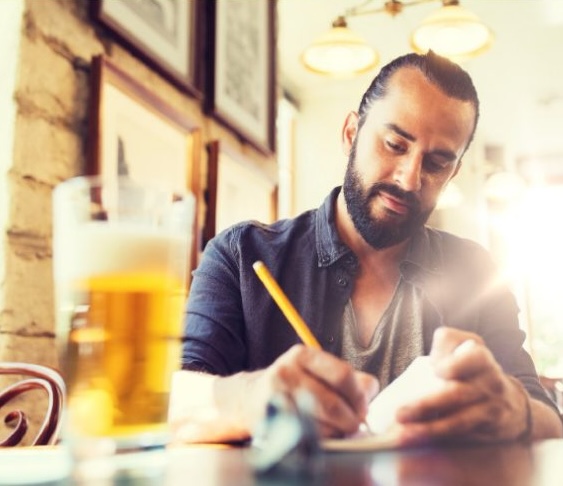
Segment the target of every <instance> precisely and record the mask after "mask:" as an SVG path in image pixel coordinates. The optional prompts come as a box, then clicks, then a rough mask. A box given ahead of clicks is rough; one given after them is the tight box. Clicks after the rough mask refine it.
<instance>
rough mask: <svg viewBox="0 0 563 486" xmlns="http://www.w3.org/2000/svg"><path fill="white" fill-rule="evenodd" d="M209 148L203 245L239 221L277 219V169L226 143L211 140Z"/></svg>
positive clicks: (266, 221) (272, 220)
mask: <svg viewBox="0 0 563 486" xmlns="http://www.w3.org/2000/svg"><path fill="white" fill-rule="evenodd" d="M206 148H207V155H208V157H207V188H206V191H205V199H206V202H207V211H206V217H205V224H204V230H203V244H204V245H205V244H206V243H207V242H208V241H209V240H210V239H211V238H213V237H214V236H215V235H216V234H217V233H219V232H220V231H222V230H224V229H226V228H227V227H229V226H231V225H233V224H235V223H238V222H240V221H246V220H256V221H260V222H261V223H272V222H274V221H275V220H276V219H277V195H278V194H277V190H278V186H277V181H276V178H275V176H274V175H273V173H275V171H272V170H268V168H267V167H260V166H258V165H257V164H255V163H253V162H252V161H250V160H248V159H247V158H245V157H244V156H243V155H242V154H241V153H239V152H236V151H234V150H232V149H231V148H229V147H228V146H227V145H226V144H224V143H223V142H219V141H213V142H210V143H208V144H207V147H206Z"/></svg>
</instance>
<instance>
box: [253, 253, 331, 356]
mask: <svg viewBox="0 0 563 486" xmlns="http://www.w3.org/2000/svg"><path fill="white" fill-rule="evenodd" d="M252 268H254V271H255V272H256V275H258V278H259V279H260V280H261V281H262V283H263V284H264V287H266V290H267V291H268V292H269V293H270V295H271V296H272V299H274V301H275V302H276V304H278V307H279V308H280V310H281V311H282V312H283V315H284V316H285V317H286V319H287V320H288V321H289V323H290V324H291V326H292V327H293V329H295V332H296V333H297V335H298V336H299V337H300V338H301V340H302V341H303V342H304V343H305V344H306V345H307V346H309V347H311V348H316V349H322V348H321V345H320V344H319V342H318V341H317V338H315V336H314V335H313V333H312V332H311V331H310V329H309V328H308V327H307V324H305V321H304V320H303V318H302V317H301V316H300V315H299V312H297V310H296V309H295V307H293V304H292V303H291V302H290V301H289V299H288V298H287V296H286V295H285V294H284V292H283V290H282V289H281V288H280V286H279V285H278V283H277V282H276V281H275V279H274V277H272V274H271V273H270V271H269V270H268V267H266V265H264V262H261V261H257V262H254V264H253V265H252Z"/></svg>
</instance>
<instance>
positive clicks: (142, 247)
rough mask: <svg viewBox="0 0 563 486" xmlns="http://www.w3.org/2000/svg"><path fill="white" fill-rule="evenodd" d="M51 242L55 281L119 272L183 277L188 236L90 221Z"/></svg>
mask: <svg viewBox="0 0 563 486" xmlns="http://www.w3.org/2000/svg"><path fill="white" fill-rule="evenodd" d="M74 231H75V234H74V235H72V237H69V236H70V235H66V236H65V237H63V238H61V239H60V240H59V241H58V242H55V251H56V252H60V255H58V256H57V259H56V261H57V262H58V264H57V268H56V269H55V278H57V279H63V280H75V279H77V278H84V277H89V276H95V275H103V274H107V273H114V272H121V273H124V272H125V273H128V272H145V273H146V272H157V273H162V272H166V273H170V272H172V273H173V274H176V275H177V276H178V277H179V278H180V279H181V280H183V276H184V275H185V270H186V266H187V261H188V259H187V257H188V248H189V246H188V244H187V243H188V233H187V230H186V233H185V234H178V233H177V232H166V231H165V230H163V229H162V228H150V227H142V226H137V225H134V224H131V225H128V224H123V223H120V224H119V225H116V224H112V223H108V222H101V221H90V222H86V223H84V224H82V225H80V226H79V227H76V228H75V229H74Z"/></svg>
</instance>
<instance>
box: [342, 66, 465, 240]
mask: <svg viewBox="0 0 563 486" xmlns="http://www.w3.org/2000/svg"><path fill="white" fill-rule="evenodd" d="M357 122H358V119H357V116H352V117H349V118H348V120H347V124H346V126H345V129H344V137H345V143H346V141H347V146H346V148H347V149H348V156H349V159H348V167H347V170H346V175H345V178H344V185H343V192H344V198H345V201H346V206H347V208H348V213H349V214H350V217H351V219H352V222H353V223H354V226H355V228H356V230H357V231H358V233H360V235H361V236H362V237H363V239H364V240H365V241H366V242H367V243H368V244H370V245H371V246H372V247H374V248H376V249H381V248H387V247H390V246H393V245H396V244H398V243H400V242H402V241H404V240H405V239H407V238H408V237H409V236H411V235H412V234H413V232H414V231H415V230H416V229H417V228H419V227H420V226H422V225H423V224H424V223H425V222H426V220H427V219H428V217H429V216H430V214H431V212H432V210H433V209H434V207H435V206H436V202H437V199H438V196H439V195H440V193H441V191H442V190H443V189H444V187H445V186H446V184H447V182H448V181H449V180H450V179H451V178H452V177H453V176H454V175H455V174H456V173H457V170H458V168H459V164H460V161H461V156H462V154H463V152H464V150H465V147H466V145H467V143H468V141H469V137H470V136H471V132H472V130H473V124H474V122H475V109H474V107H473V106H472V105H471V103H470V102H465V101H461V100H457V99H455V98H450V97H448V96H446V95H445V94H444V93H442V92H441V91H440V90H439V88H438V87H436V86H435V85H433V84H431V83H430V82H429V81H428V80H427V79H426V78H425V77H424V75H423V74H422V73H420V72H419V71H418V70H416V69H414V68H403V69H401V70H400V71H398V72H396V73H395V74H394V75H393V76H392V77H391V79H390V80H389V86H388V93H387V95H386V96H385V97H384V98H383V99H380V100H377V101H375V102H374V103H373V104H372V106H371V107H370V109H369V112H368V113H367V116H366V120H365V123H364V124H363V126H362V128H361V129H360V130H358V129H357ZM348 129H350V130H348Z"/></svg>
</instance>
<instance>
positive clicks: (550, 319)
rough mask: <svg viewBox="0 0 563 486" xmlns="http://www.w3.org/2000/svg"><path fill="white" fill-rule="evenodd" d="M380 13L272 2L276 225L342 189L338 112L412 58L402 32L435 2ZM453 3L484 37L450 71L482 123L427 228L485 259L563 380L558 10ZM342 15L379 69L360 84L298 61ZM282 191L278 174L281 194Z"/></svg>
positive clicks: (523, 2)
mask: <svg viewBox="0 0 563 486" xmlns="http://www.w3.org/2000/svg"><path fill="white" fill-rule="evenodd" d="M385 3H386V2H385V1H383V0H368V1H362V0H328V1H327V0H278V56H279V59H278V69H279V83H280V87H281V89H282V97H281V101H280V105H279V109H278V136H279V137H281V138H280V142H279V150H278V156H279V159H280V161H281V166H282V167H283V166H284V164H285V166H286V168H287V167H289V168H288V169H286V170H287V171H289V173H291V174H292V177H291V178H287V180H288V181H291V183H292V187H291V189H290V190H289V191H288V192H287V193H290V194H292V199H291V200H290V201H285V202H284V201H282V200H281V199H280V206H279V211H280V215H281V216H284V215H285V214H287V215H290V214H295V213H298V212H300V211H302V210H305V209H308V208H311V207H317V206H318V205H319V204H320V202H321V201H322V199H323V197H324V196H325V194H326V193H327V192H328V191H329V189H330V188H331V187H333V186H334V185H338V184H340V183H341V181H342V178H343V175H344V170H345V166H346V162H347V161H346V158H345V157H344V156H343V154H342V150H341V148H340V130H341V127H342V124H343V121H344V118H345V116H346V114H347V113H348V112H349V111H350V110H355V109H356V108H357V106H358V104H359V101H360V98H361V95H362V94H363V92H364V91H365V89H366V88H367V86H368V85H369V83H370V81H371V80H372V78H373V76H374V75H375V74H376V73H377V71H378V69H379V68H380V67H381V66H382V65H383V64H386V63H387V62H388V61H390V60H391V59H392V58H394V57H396V56H398V55H401V54H403V53H406V52H409V51H411V50H412V46H411V44H410V38H411V34H412V32H413V31H414V29H415V28H416V27H417V26H418V25H419V24H421V22H422V21H423V20H424V19H425V18H427V17H428V16H429V15H431V14H432V13H433V12H435V11H437V10H439V9H440V7H441V3H442V2H440V1H429V2H428V1H427V2H413V4H412V5H408V6H407V5H404V6H403V8H402V11H401V12H399V13H397V14H396V15H391V14H390V13H388V12H387V11H386V10H385ZM387 3H388V2H387ZM406 3H409V2H404V4H406ZM460 5H461V6H462V7H464V8H465V9H467V10H468V11H470V12H471V13H473V14H474V15H476V16H477V17H478V19H480V21H481V22H482V23H483V24H485V25H486V26H487V27H488V28H489V29H490V31H491V32H492V41H491V43H490V46H489V47H488V49H487V50H485V51H484V52H482V53H481V54H479V55H476V56H474V57H471V58H468V59H466V60H464V61H461V62H460V64H461V65H462V66H463V67H464V68H465V69H466V70H467V71H468V72H469V73H470V74H471V76H472V78H473V80H474V82H475V85H476V88H477V91H478V93H479V97H480V101H481V119H480V123H479V127H478V130H477V133H476V138H475V141H474V143H473V145H472V147H471V149H470V150H469V152H468V153H467V154H466V156H465V158H464V167H463V168H462V170H461V171H460V173H459V175H458V176H457V178H456V179H454V181H453V184H452V185H451V186H450V188H449V190H448V191H447V193H445V194H444V197H443V199H442V201H441V202H440V205H439V208H438V210H437V211H436V212H435V214H434V215H433V217H432V219H431V224H433V225H434V226H436V227H439V228H442V229H445V230H448V231H452V232H453V233H456V234H458V235H460V236H464V237H468V238H471V239H474V240H477V241H479V242H480V243H482V244H483V245H485V246H486V247H488V248H489V249H491V250H492V251H493V253H494V255H495V258H496V260H497V261H498V263H499V264H500V265H501V267H502V269H503V272H504V274H505V275H506V277H507V278H508V279H509V281H510V283H511V285H512V287H513V288H514V290H515V292H516V294H517V296H518V300H519V305H520V307H521V309H522V326H523V328H524V329H525V330H526V332H527V333H528V342H527V345H528V347H529V348H530V350H531V351H532V353H533V354H534V357H535V359H536V361H537V364H538V367H539V368H540V371H541V372H542V373H544V374H548V375H554V376H563V352H562V350H563V304H562V302H563V299H562V295H561V294H562V290H561V284H560V283H559V275H560V274H561V273H562V271H563V256H562V254H561V248H563V228H562V223H561V219H560V217H559V216H558V213H559V212H560V211H562V210H563V186H562V184H563V136H562V133H561V132H562V131H563V62H562V61H563V53H562V52H561V46H563V1H561V0H462V1H461V2H460ZM355 10H356V12H357V11H359V12H363V11H366V12H367V11H370V10H377V12H375V13H365V14H362V15H357V14H353V13H354V11H355ZM347 12H348V13H352V15H346V13H347ZM341 15H344V16H345V20H346V23H347V27H348V29H349V30H350V31H352V32H353V33H354V34H355V35H357V36H358V37H360V38H361V39H363V40H364V41H365V42H366V44H368V45H369V46H371V47H372V48H374V49H375V50H377V52H378V54H379V62H378V64H377V65H376V66H374V67H373V68H371V69H368V70H367V72H365V73H363V74H359V75H353V76H338V77H334V76H330V75H324V74H317V73H314V72H312V71H311V70H309V69H307V68H306V67H305V65H304V63H303V62H302V56H303V52H304V50H305V49H306V48H307V47H308V46H310V45H311V44H312V43H314V42H315V41H316V40H317V39H318V38H319V37H320V36H322V35H323V34H326V33H327V32H328V31H329V30H330V28H331V24H332V22H333V21H334V20H335V19H336V18H337V17H338V16H341ZM290 127H291V128H290ZM289 139H291V140H289ZM286 147H288V149H287V150H288V151H290V153H289V154H288V153H286V151H285V148H286ZM285 160H287V161H286V162H284V161H285ZM283 184H284V179H283V176H282V173H280V195H283V194H284V190H283ZM284 213H285V214H284Z"/></svg>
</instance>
